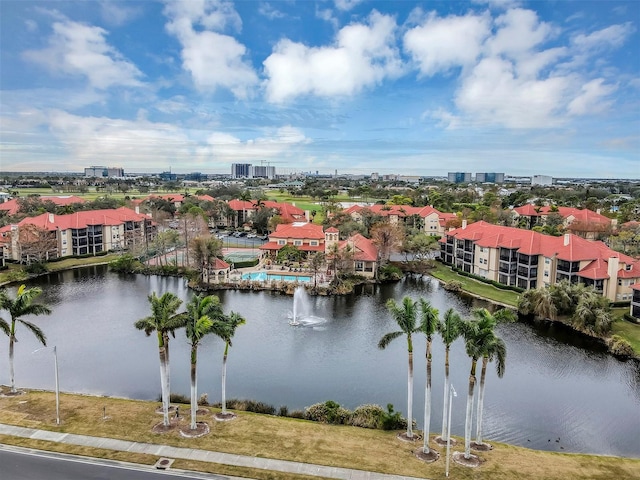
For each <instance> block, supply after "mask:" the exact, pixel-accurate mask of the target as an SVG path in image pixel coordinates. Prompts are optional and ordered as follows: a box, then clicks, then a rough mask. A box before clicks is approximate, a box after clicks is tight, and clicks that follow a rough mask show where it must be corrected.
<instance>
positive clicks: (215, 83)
mask: <svg viewBox="0 0 640 480" xmlns="http://www.w3.org/2000/svg"><path fill="white" fill-rule="evenodd" d="M165 14H166V15H167V17H168V18H169V22H168V23H167V25H166V29H167V31H168V32H169V33H171V34H173V35H175V36H176V37H177V38H178V40H179V41H180V43H181V44H182V66H183V68H184V69H185V70H186V71H188V72H189V73H190V74H191V77H192V79H193V82H194V84H195V86H196V88H197V89H198V90H200V91H215V90H216V89H218V88H224V89H228V90H231V92H233V94H234V95H235V96H236V97H237V98H241V99H245V98H247V97H249V96H250V91H251V89H252V88H253V87H254V86H255V85H256V84H257V83H258V76H257V74H256V73H255V71H254V70H253V67H252V66H251V65H250V63H249V62H248V61H245V60H244V56H245V55H246V53H247V49H246V47H245V46H244V45H242V44H241V43H239V42H238V41H237V40H236V39H235V38H233V37H231V36H228V35H224V34H222V33H218V32H216V31H212V30H224V29H225V28H227V27H231V28H233V29H237V30H239V29H240V28H241V27H242V22H241V20H240V16H239V15H238V13H237V12H236V11H235V10H234V9H233V5H232V4H230V3H229V2H222V1H215V0H212V1H206V0H184V1H172V2H169V3H168V4H167V7H166V8H165ZM194 25H196V26H198V27H199V28H198V29H196V28H194ZM201 28H205V30H202V29H201Z"/></svg>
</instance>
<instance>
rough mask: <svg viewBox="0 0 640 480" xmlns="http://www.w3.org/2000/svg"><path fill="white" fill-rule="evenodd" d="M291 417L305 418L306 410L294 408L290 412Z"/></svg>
mask: <svg viewBox="0 0 640 480" xmlns="http://www.w3.org/2000/svg"><path fill="white" fill-rule="evenodd" d="M289 418H302V419H304V418H305V415H304V410H294V411H292V412H291V413H290V414H289Z"/></svg>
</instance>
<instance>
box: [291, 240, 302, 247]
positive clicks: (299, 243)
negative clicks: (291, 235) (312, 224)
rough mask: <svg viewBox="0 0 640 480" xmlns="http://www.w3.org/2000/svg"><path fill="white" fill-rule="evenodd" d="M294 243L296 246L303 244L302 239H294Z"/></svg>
mask: <svg viewBox="0 0 640 480" xmlns="http://www.w3.org/2000/svg"><path fill="white" fill-rule="evenodd" d="M293 244H294V245H295V246H296V247H299V246H301V245H302V240H294V241H293Z"/></svg>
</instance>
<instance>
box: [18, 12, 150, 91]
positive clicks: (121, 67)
mask: <svg viewBox="0 0 640 480" xmlns="http://www.w3.org/2000/svg"><path fill="white" fill-rule="evenodd" d="M106 34H107V32H106V30H104V29H102V28H100V27H94V26H89V25H84V24H82V23H77V22H72V21H70V20H66V21H63V22H55V23H54V24H53V34H52V35H51V37H50V38H49V46H48V47H47V48H44V49H42V50H28V51H26V52H24V53H23V55H24V58H26V59H27V60H30V61H32V62H34V63H37V64H39V65H42V66H43V67H45V68H47V69H48V70H50V71H51V72H53V73H56V74H66V75H73V76H82V77H86V78H87V80H88V81H89V83H90V85H91V86H92V87H95V88H98V89H103V90H104V89H107V88H109V87H113V86H129V87H137V86H140V85H141V82H140V80H139V78H140V77H142V72H140V70H138V68H137V67H136V66H135V65H134V64H133V63H131V62H129V61H128V60H126V59H125V58H124V57H123V56H122V54H121V53H120V52H118V51H117V50H116V49H115V48H113V47H112V46H110V45H109V44H108V43H107V41H106V40H105V36H106Z"/></svg>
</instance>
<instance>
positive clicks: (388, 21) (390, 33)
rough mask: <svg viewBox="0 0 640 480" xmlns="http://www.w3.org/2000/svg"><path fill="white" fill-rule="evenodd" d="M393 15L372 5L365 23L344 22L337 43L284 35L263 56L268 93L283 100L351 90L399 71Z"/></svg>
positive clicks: (323, 95) (400, 72) (358, 89)
mask: <svg viewBox="0 0 640 480" xmlns="http://www.w3.org/2000/svg"><path fill="white" fill-rule="evenodd" d="M395 31H396V23H395V20H394V19H393V17H390V16H386V15H382V14H380V13H378V12H376V11H373V12H372V13H371V15H370V16H369V19H368V23H367V24H362V23H354V24H351V25H348V26H346V27H343V28H342V29H341V30H340V31H339V32H338V33H337V36H336V41H335V44H334V45H332V46H326V47H307V46H305V45H303V44H301V43H295V42H292V41H291V40H288V39H285V40H281V41H280V42H278V44H277V45H276V46H275V47H274V49H273V53H272V54H271V55H270V56H269V57H268V58H267V59H266V60H265V61H264V62H263V63H264V67H265V73H266V75H267V77H268V80H267V81H266V82H265V84H266V92H267V99H268V100H269V101H270V102H274V103H281V102H286V101H287V100H290V99H292V98H295V97H298V96H301V95H309V94H311V95H317V96H320V97H333V96H344V95H353V94H356V93H358V92H360V91H361V90H362V89H364V88H366V87H371V86H374V85H376V84H379V83H380V82H382V81H383V80H385V79H386V78H394V77H397V76H399V75H401V74H402V71H403V65H402V62H401V60H400V55H399V52H398V49H397V47H396V46H395Z"/></svg>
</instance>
